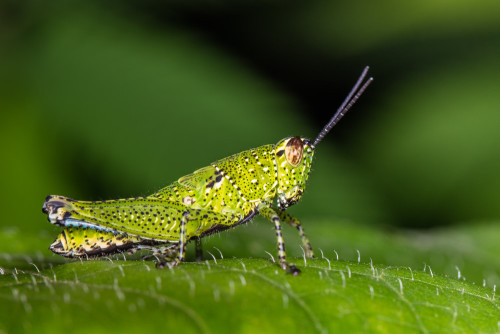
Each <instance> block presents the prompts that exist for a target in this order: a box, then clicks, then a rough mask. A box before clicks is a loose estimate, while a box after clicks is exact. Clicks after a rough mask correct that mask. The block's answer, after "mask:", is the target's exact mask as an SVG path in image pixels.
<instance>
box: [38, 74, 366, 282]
mask: <svg viewBox="0 0 500 334" xmlns="http://www.w3.org/2000/svg"><path fill="white" fill-rule="evenodd" d="M367 72H368V67H366V68H365V69H364V71H363V73H362V74H361V76H360V77H359V79H358V81H357V82H356V84H355V85H354V87H353V88H352V90H351V92H350V93H349V94H348V95H347V97H346V99H345V100H344V102H343V103H342V104H341V106H340V107H339V108H338V109H337V112H336V113H335V115H334V116H333V117H332V118H331V120H330V121H329V122H328V124H327V125H326V126H325V127H324V128H323V129H322V130H321V132H320V133H319V135H318V137H317V138H316V139H315V140H314V141H313V142H311V141H310V140H309V139H306V138H301V137H288V138H285V139H282V140H280V141H279V142H278V143H277V144H270V145H264V146H260V147H257V148H254V149H250V150H247V151H244V152H241V153H238V154H235V155H232V156H230V157H227V158H224V159H221V160H218V161H216V162H213V163H212V164H210V166H207V167H204V168H201V169H199V170H197V171H195V172H193V173H192V174H189V175H186V176H183V177H181V178H180V179H179V180H177V181H175V182H173V183H172V184H171V185H169V186H167V187H165V188H163V189H161V190H160V191H158V192H156V193H154V194H152V195H150V196H147V197H137V198H128V199H117V200H109V201H94V202H90V201H77V200H73V199H70V198H67V197H62V196H48V197H47V198H46V199H45V203H44V204H43V208H42V211H43V212H44V213H45V214H47V216H48V220H49V222H51V223H52V224H56V225H59V226H62V227H63V230H62V232H61V233H60V234H59V236H58V237H57V239H56V240H55V241H54V242H53V243H52V245H50V250H52V251H53V252H54V253H56V254H60V255H62V256H66V257H98V256H104V255H106V254H112V253H116V252H122V251H128V252H130V253H133V252H135V251H137V250H142V249H145V250H150V251H152V252H153V255H154V256H156V257H157V258H158V259H159V262H158V263H157V267H159V268H164V267H165V266H168V267H169V268H172V267H175V266H177V265H178V264H180V263H181V262H182V261H183V260H184V256H185V247H186V244H187V243H188V242H189V241H192V240H194V241H195V242H196V253H197V256H198V257H201V238H203V237H204V236H207V235H210V234H213V233H217V232H220V231H224V230H226V229H229V228H232V227H234V226H236V225H240V224H243V223H246V222H248V221H249V220H251V219H252V218H253V217H255V216H256V215H257V214H261V215H262V216H264V217H265V218H266V219H267V220H269V221H270V222H272V223H273V224H274V227H275V230H276V238H277V243H278V258H279V264H280V266H281V268H283V269H284V270H286V271H288V272H290V273H292V274H294V275H297V274H299V273H300V270H299V269H298V268H297V267H295V265H293V264H289V263H288V262H287V261H286V255H285V245H284V243H283V237H282V234H281V223H283V222H284V223H287V224H290V225H291V226H294V227H296V228H297V230H298V231H299V235H300V237H301V239H302V243H303V246H304V250H305V255H306V256H307V257H309V258H312V257H314V254H313V251H312V248H311V245H310V243H309V240H308V238H307V237H306V235H305V234H304V230H303V229H302V225H301V223H300V221H299V220H298V219H296V218H294V217H293V216H291V215H290V214H288V213H287V212H286V211H285V210H286V209H287V208H288V207H289V206H291V205H293V204H295V203H297V202H298V201H299V200H300V198H301V197H302V194H303V192H304V189H305V186H306V181H307V178H308V176H309V172H310V170H311V163H312V159H313V155H314V150H315V148H316V146H317V145H318V143H319V142H320V141H321V140H322V139H323V138H324V136H325V135H326V134H327V133H328V132H329V131H330V130H331V129H332V128H333V127H334V126H335V124H337V122H338V121H339V120H340V119H341V118H342V117H343V116H344V114H345V113H346V112H347V111H348V110H349V109H350V108H351V107H352V105H353V104H354V103H355V102H356V101H357V99H358V98H359V97H360V96H361V94H362V93H363V91H364V90H365V89H366V87H368V85H369V84H370V83H371V82H372V80H373V78H368V79H367V80H366V81H364V79H365V77H366V74H367ZM363 81H364V83H363Z"/></svg>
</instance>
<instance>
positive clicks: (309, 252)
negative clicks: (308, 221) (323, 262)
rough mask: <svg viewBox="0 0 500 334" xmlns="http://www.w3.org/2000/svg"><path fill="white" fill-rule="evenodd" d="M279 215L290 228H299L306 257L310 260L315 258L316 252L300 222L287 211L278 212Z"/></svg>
mask: <svg viewBox="0 0 500 334" xmlns="http://www.w3.org/2000/svg"><path fill="white" fill-rule="evenodd" d="M278 215H279V216H280V218H281V220H282V221H284V222H285V223H287V224H288V225H290V226H293V227H295V228H297V230H298V231H299V236H300V239H301V240H302V245H304V252H305V253H306V257H308V258H310V259H312V258H314V252H313V250H312V247H311V243H310V242H309V239H308V238H307V236H306V234H305V233H304V229H303V228H302V224H301V223H300V220H298V219H297V218H295V217H294V216H292V215H291V214H289V213H287V212H285V211H278Z"/></svg>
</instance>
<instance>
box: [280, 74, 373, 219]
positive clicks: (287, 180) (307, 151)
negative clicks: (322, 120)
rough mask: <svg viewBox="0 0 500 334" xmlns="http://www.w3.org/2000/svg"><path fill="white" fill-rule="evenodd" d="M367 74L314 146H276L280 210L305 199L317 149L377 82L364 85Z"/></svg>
mask: <svg viewBox="0 0 500 334" xmlns="http://www.w3.org/2000/svg"><path fill="white" fill-rule="evenodd" d="M367 73H368V66H367V67H365V69H364V70H363V72H362V73H361V76H360V77H359V78H358V81H357V82H356V84H355V85H354V87H353V88H352V89H351V91H350V93H349V94H348V95H347V97H346V98H345V100H344V102H343V103H342V104H341V105H340V107H339V108H338V109H337V112H336V113H335V114H334V115H333V117H332V118H331V119H330V121H329V122H328V123H327V124H326V125H325V127H324V128H323V129H322V130H321V132H320V133H319V134H318V136H317V137H316V139H315V140H314V142H311V141H309V140H308V139H305V138H301V137H291V138H285V139H283V140H281V141H280V142H279V143H278V144H276V148H275V154H276V161H277V169H278V189H277V195H278V196H277V205H278V208H279V209H280V210H285V209H286V208H287V207H289V206H291V205H293V204H295V203H296V202H297V201H298V200H300V198H301V197H302V193H303V192H304V189H305V187H306V181H307V177H308V176H309V172H310V171H311V163H312V158H313V155H314V149H315V148H316V146H317V145H318V144H319V143H320V142H321V140H323V138H324V137H325V136H326V135H327V134H328V132H330V130H331V129H332V128H333V127H334V126H335V125H336V124H337V122H338V121H340V119H341V118H342V117H344V115H345V113H346V112H347V111H348V110H349V109H350V108H351V107H352V106H353V105H354V103H356V101H357V100H358V99H359V97H360V96H361V94H363V92H364V91H365V89H366V88H367V87H368V85H369V84H370V83H371V82H372V81H373V78H368V79H367V80H366V81H364V79H365V77H366V74H367ZM363 81H364V83H363Z"/></svg>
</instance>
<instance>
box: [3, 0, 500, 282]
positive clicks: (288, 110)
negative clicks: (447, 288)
mask: <svg viewBox="0 0 500 334" xmlns="http://www.w3.org/2000/svg"><path fill="white" fill-rule="evenodd" d="M365 65H370V66H371V72H370V73H371V75H373V76H374V77H375V81H374V83H373V84H372V86H371V87H370V88H369V89H368V91H367V92H366V93H365V95H364V96H363V97H362V98H361V100H360V101H359V103H358V104H357V105H356V106H355V107H354V108H353V110H352V111H350V112H349V114H348V115H347V116H346V117H345V118H344V119H343V120H342V121H341V122H340V123H339V125H338V126H337V127H336V128H335V129H334V130H333V131H332V132H331V133H330V135H329V136H328V137H327V138H326V139H325V141H324V142H323V143H322V144H321V145H320V146H319V147H318V149H317V152H316V160H315V165H314V167H313V172H312V173H311V176H310V182H309V184H308V188H307V191H306V193H305V195H304V198H303V200H302V201H301V202H300V203H299V204H297V205H296V207H294V208H292V209H291V211H292V212H293V213H294V214H295V215H296V216H298V217H301V218H302V220H303V221H304V224H305V228H306V231H307V230H308V228H309V229H310V230H311V233H310V234H311V235H310V238H311V239H312V240H319V239H321V240H326V239H329V240H330V242H331V243H330V244H329V245H335V244H336V245H337V246H338V245H339V243H340V242H342V240H347V241H345V242H347V244H349V242H350V241H349V238H350V236H351V237H352V235H356V233H354V232H353V233H350V232H345V231H344V232H345V233H344V235H343V236H344V239H342V240H339V233H337V232H338V228H339V226H357V225H356V224H361V225H364V226H370V228H373V229H374V231H377V232H376V233H375V232H369V233H367V234H366V235H365V236H366V237H365V238H361V239H359V240H357V241H358V244H357V245H352V244H351V246H350V247H351V252H350V254H351V253H352V256H355V255H354V254H355V253H354V251H353V250H354V249H355V247H358V248H362V247H363V245H366V244H367V243H369V241H370V240H372V239H373V238H375V236H376V235H378V234H377V233H380V235H382V236H384V237H383V238H385V235H386V234H387V233H399V232H400V231H407V230H411V231H413V232H411V233H416V234H415V235H420V234H419V233H424V235H425V233H427V231H436V230H439V231H448V232H441V235H440V237H439V238H441V239H442V240H444V241H447V242H449V244H453V245H454V246H456V247H458V248H462V247H465V248H467V247H468V245H467V244H461V243H460V240H459V239H453V238H452V236H453V233H451V232H449V231H453V230H446V229H448V228H450V227H453V226H460V228H463V226H466V228H467V231H468V232H467V233H469V232H470V233H473V232H474V228H475V226H482V228H483V230H482V231H483V237H486V238H487V240H488V242H489V244H490V245H496V240H498V237H499V236H500V235H499V230H498V228H496V226H498V225H497V224H496V221H498V219H499V217H500V205H499V203H500V176H499V170H500V145H499V144H500V131H499V125H500V96H499V95H500V2H498V1H496V0H484V1H480V2H477V1H469V0H462V1H420V2H418V3H417V2H415V3H411V2H402V1H385V2H372V1H305V2H304V1H286V2H285V1H245V0H243V1H223V0H220V1H217V0H216V1H188V2H186V1H165V2H157V1H133V0H128V1H107V2H98V1H70V2H67V1H51V2H50V3H46V2H41V1H23V2H19V1H13V0H12V1H5V0H4V1H2V2H0V159H1V163H0V212H1V217H2V218H1V221H0V230H1V231H2V232H1V238H0V239H1V240H3V242H2V243H1V245H0V251H1V252H4V253H12V252H14V253H16V252H27V253H32V252H34V251H35V250H37V249H40V248H41V247H43V248H41V249H43V251H42V254H44V255H45V254H48V251H47V250H46V246H48V244H49V243H50V242H51V241H52V240H53V238H54V236H55V235H56V234H57V228H55V227H53V226H50V224H48V223H47V221H46V218H45V217H44V216H43V215H42V214H41V212H40V210H41V206H42V203H43V200H44V198H45V196H47V195H48V194H60V195H66V196H69V197H72V198H77V199H88V200H103V199H110V198H122V197H129V196H138V195H143V196H144V195H148V194H150V193H153V192H154V191H156V190H158V189H159V188H161V187H163V186H165V185H167V184H169V183H170V182H172V181H174V180H177V179H178V178H179V177H181V176H183V175H186V174H188V173H190V172H192V171H194V170H196V169H198V168H201V167H203V166H206V165H208V164H209V163H210V162H212V161H215V160H217V159H219V158H223V157H225V156H228V155H231V154H233V153H236V152H240V151H242V150H245V149H248V148H252V147H256V146H260V145H263V144H268V143H275V142H277V141H279V140H280V139H281V138H283V137H287V136H292V135H301V136H306V137H311V138H314V137H315V136H316V135H317V133H318V132H319V130H320V129H321V128H322V126H323V125H324V124H325V123H326V122H327V121H328V119H329V118H330V117H331V115H332V114H333V112H334V111H335V109H336V108H337V106H338V105H339V104H340V102H341V101H342V100H343V98H344V97H345V95H346V94H347V92H348V91H349V89H350V88H351V86H352V84H353V83H354V81H355V80H356V79H357V77H358V75H359V74H360V72H361V70H362V69H363V67H364V66H365ZM304 217H305V218H304ZM331 219H334V220H335V221H339V222H342V224H340V225H338V226H336V227H331V226H329V220H331ZM306 221H307V222H306ZM485 224H486V225H485ZM484 226H488V227H487V229H486V230H484ZM492 226H493V227H492ZM251 228H252V229H254V230H251V231H253V232H250V230H245V228H243V232H241V236H242V238H243V239H244V238H245V233H246V234H252V233H253V234H252V235H253V238H254V239H256V240H253V241H252V242H253V244H256V245H258V244H259V242H260V240H259V238H258V237H257V238H255V236H256V235H257V236H258V235H261V234H262V235H264V234H265V235H266V236H267V235H269V239H268V240H269V242H270V243H271V244H272V242H274V241H273V238H274V236H273V232H272V226H268V225H265V223H263V224H261V227H253V226H252V227H251ZM442 229H445V230H442ZM370 231H371V230H370ZM230 233H232V232H230ZM260 233H261V234H260ZM405 233H406V232H405ZM340 235H342V233H341V234H340ZM412 235H414V234H412ZM448 236H449V237H448ZM219 238H222V242H221V243H220V244H221V245H224V242H226V241H227V242H231V241H232V240H233V239H232V238H233V237H224V236H222V237H219ZM235 238H236V237H235ZM322 238H323V239H322ZM335 238H337V239H335ZM370 238H371V239H370ZM381 238H382V237H381ZM354 239H355V238H354ZM409 239H412V240H417V241H416V243H417V244H425V240H423V239H418V238H417V237H415V238H413V237H412V238H409ZM441 239H440V240H441ZM448 239H449V240H448ZM235 240H236V239H235ZM384 240H385V239H384ZM426 240H427V239H426ZM321 242H322V241H319V243H321ZM484 242H486V241H484V239H482V241H481V243H483V244H484ZM324 244H326V241H324ZM313 245H314V243H313ZM377 245H378V246H377V247H383V245H384V242H381V243H379V244H377ZM469 246H470V245H469ZM219 247H220V246H219ZM256 247H258V246H256ZM332 247H333V246H332ZM338 247H340V248H342V246H338ZM443 247H449V245H448V244H446V245H445V246H443ZM240 248H245V247H240ZM250 248H251V247H250ZM296 248H298V246H297V247H296ZM403 248H404V246H402V247H401V249H403ZM228 249H229V250H226V251H227V252H229V253H230V254H238V253H237V251H235V252H234V253H231V250H230V249H231V248H230V247H229V248H228ZM270 250H274V248H271V249H270ZM496 250H498V249H497V248H496ZM371 252H372V253H373V254H371V253H369V255H370V256H372V257H374V258H376V254H375V252H376V251H375V250H374V249H371ZM240 254H248V250H245V249H243V250H242V251H241V253H240ZM250 254H252V253H251V252H250ZM260 254H263V252H262V250H260ZM482 254H483V255H485V254H486V255H485V256H486V259H487V261H485V262H484V263H483V265H484V267H487V266H488V265H492V266H493V269H491V270H489V271H487V272H486V273H485V270H486V269H484V268H483V269H481V271H480V272H479V273H478V276H477V277H478V279H479V277H490V278H491V279H492V280H493V281H495V280H496V281H498V280H499V279H498V268H500V264H499V262H498V261H499V260H498V259H496V257H495V256H494V253H493V252H488V251H483V253H482ZM264 256H266V255H264ZM410 257H411V256H410ZM471 257H472V258H477V254H475V255H474V254H473V255H471ZM407 259H408V258H406V260H401V261H399V263H398V261H397V260H395V256H394V254H392V255H391V256H390V257H388V256H385V257H383V259H382V257H381V259H380V261H382V262H383V261H385V262H387V263H389V264H404V263H407ZM483 260H484V259H483ZM418 261H420V262H418V263H423V262H427V263H433V261H437V262H436V263H441V262H443V261H442V260H439V259H437V260H436V256H434V257H433V258H432V259H427V260H425V257H419V259H418ZM439 261H441V262H439ZM488 261H489V262H488ZM492 261H496V262H495V263H493V264H492ZM472 262H473V261H469V262H467V261H465V260H463V259H462V260H461V259H459V258H455V259H454V260H453V261H450V262H449V263H448V266H449V267H450V268H452V269H451V270H455V269H453V268H454V266H455V265H462V266H467V265H471V264H470V263H472ZM495 265H496V267H495ZM495 268H496V269H495Z"/></svg>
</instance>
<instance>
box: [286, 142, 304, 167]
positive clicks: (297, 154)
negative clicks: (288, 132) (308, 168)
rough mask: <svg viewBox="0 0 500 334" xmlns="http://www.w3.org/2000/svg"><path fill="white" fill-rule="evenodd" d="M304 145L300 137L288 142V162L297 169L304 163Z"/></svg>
mask: <svg viewBox="0 0 500 334" xmlns="http://www.w3.org/2000/svg"><path fill="white" fill-rule="evenodd" d="M303 152H304V144H303V143H302V140H301V139H300V137H293V138H292V139H290V140H289V141H288V143H287V144H286V147H285V157H286V161H288V163H289V164H290V165H292V166H293V167H297V166H298V165H299V164H300V162H301V161H302V155H303Z"/></svg>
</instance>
